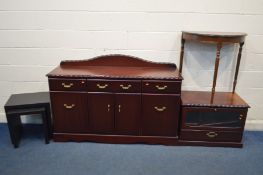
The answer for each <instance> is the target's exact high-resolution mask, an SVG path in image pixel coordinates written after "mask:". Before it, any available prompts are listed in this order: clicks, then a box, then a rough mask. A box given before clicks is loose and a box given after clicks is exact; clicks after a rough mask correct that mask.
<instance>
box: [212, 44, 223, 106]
mask: <svg viewBox="0 0 263 175" xmlns="http://www.w3.org/2000/svg"><path fill="white" fill-rule="evenodd" d="M221 48H222V43H217V47H216V60H215V68H214V78H213V86H212V96H211V103H213V100H214V94H215V87H216V80H217V73H218V67H219V61H220V52H221Z"/></svg>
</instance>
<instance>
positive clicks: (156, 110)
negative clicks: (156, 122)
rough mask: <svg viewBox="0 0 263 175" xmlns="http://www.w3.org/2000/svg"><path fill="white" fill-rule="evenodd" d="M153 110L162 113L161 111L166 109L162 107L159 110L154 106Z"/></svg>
mask: <svg viewBox="0 0 263 175" xmlns="http://www.w3.org/2000/svg"><path fill="white" fill-rule="evenodd" d="M154 109H155V110H156V111H158V112H163V111H164V110H165V109H166V107H165V106H163V107H161V108H159V107H157V106H155V107H154Z"/></svg>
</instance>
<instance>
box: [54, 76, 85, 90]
mask: <svg viewBox="0 0 263 175" xmlns="http://www.w3.org/2000/svg"><path fill="white" fill-rule="evenodd" d="M86 86H87V81H86V79H53V78H52V79H49V89H50V91H85V90H86Z"/></svg>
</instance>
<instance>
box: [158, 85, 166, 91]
mask: <svg viewBox="0 0 263 175" xmlns="http://www.w3.org/2000/svg"><path fill="white" fill-rule="evenodd" d="M155 87H156V88H157V89H158V90H165V89H166V88H167V86H159V85H156V86H155Z"/></svg>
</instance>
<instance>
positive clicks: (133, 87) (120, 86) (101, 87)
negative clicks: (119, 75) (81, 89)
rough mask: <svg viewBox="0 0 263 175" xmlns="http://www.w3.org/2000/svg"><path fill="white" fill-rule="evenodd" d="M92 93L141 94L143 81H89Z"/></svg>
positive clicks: (89, 89) (89, 88)
mask: <svg viewBox="0 0 263 175" xmlns="http://www.w3.org/2000/svg"><path fill="white" fill-rule="evenodd" d="M87 84H88V91H90V92H124V93H140V92H141V81H139V80H103V79H100V80H88V83H87Z"/></svg>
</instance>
